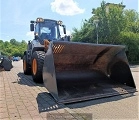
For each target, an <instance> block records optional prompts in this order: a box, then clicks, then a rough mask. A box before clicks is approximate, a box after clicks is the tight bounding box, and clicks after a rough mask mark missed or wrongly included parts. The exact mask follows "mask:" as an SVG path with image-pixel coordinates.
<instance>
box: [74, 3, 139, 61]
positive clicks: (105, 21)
mask: <svg viewBox="0 0 139 120" xmlns="http://www.w3.org/2000/svg"><path fill="white" fill-rule="evenodd" d="M123 8H124V5H123V4H122V3H120V4H107V3H106V2H105V1H102V3H101V7H98V8H96V9H94V8H93V9H92V14H93V15H92V17H91V18H90V19H89V20H85V21H84V23H83V25H82V26H81V28H80V29H77V28H74V29H73V33H72V37H73V38H72V40H73V41H79V42H92V43H96V28H95V27H93V26H92V25H93V23H94V20H98V21H99V22H98V35H99V43H102V44H121V45H126V48H127V50H128V56H127V57H128V58H129V60H130V61H137V60H138V61H139V35H138V33H139V13H137V12H136V11H135V10H124V9H123Z"/></svg>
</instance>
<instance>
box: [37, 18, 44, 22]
mask: <svg viewBox="0 0 139 120" xmlns="http://www.w3.org/2000/svg"><path fill="white" fill-rule="evenodd" d="M36 22H44V19H43V18H37V19H36Z"/></svg>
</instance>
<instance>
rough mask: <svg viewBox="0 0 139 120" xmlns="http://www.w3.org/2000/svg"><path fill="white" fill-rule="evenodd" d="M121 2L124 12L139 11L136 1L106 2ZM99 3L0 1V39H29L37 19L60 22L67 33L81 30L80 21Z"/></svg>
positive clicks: (87, 0)
mask: <svg viewBox="0 0 139 120" xmlns="http://www.w3.org/2000/svg"><path fill="white" fill-rule="evenodd" d="M105 1H106V2H108V3H115V4H118V3H121V2H123V4H124V5H126V8H125V9H134V10H136V11H138V12H139V0H105ZM101 2H102V0H0V40H4V41H10V39H13V38H14V39H16V40H17V41H22V40H26V41H28V40H32V39H33V33H32V32H30V28H29V26H30V21H31V20H36V18H37V17H42V18H48V19H54V20H62V21H63V24H65V25H66V29H67V34H68V35H69V34H71V33H72V30H73V28H74V27H76V28H80V27H81V25H82V23H83V20H85V19H89V18H90V17H91V16H92V14H91V11H92V8H97V7H100V3H101Z"/></svg>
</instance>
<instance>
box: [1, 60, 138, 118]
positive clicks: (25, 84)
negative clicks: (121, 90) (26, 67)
mask: <svg viewBox="0 0 139 120" xmlns="http://www.w3.org/2000/svg"><path fill="white" fill-rule="evenodd" d="M13 66H14V68H13V69H12V70H11V71H2V72H0V120H16V119H22V120H30V119H31V120H32V119H33V120H46V119H48V120H58V119H59V120H72V119H73V120H84V119H85V120H91V119H93V120H94V119H99V120H102V119H103V120H104V119H105V120H109V119H114V120H116V119H118V120H119V119H125V120H127V119H129V120H132V119H133V120H139V116H138V114H139V110H138V108H139V94H138V92H137V93H134V94H131V95H122V96H115V97H109V98H103V99H97V100H90V101H85V102H80V103H72V104H66V105H64V104H57V103H56V102H55V101H54V100H53V98H52V97H51V96H50V94H49V92H48V91H47V90H46V89H45V87H44V85H43V84H36V83H34V82H33V81H32V78H31V76H26V75H24V74H23V70H22V61H19V62H13ZM131 70H132V74H133V76H134V79H135V82H136V85H137V89H138V90H139V66H131Z"/></svg>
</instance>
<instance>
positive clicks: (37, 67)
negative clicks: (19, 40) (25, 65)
mask: <svg viewBox="0 0 139 120" xmlns="http://www.w3.org/2000/svg"><path fill="white" fill-rule="evenodd" d="M44 57H45V52H43V51H35V52H34V53H33V55H32V61H31V63H32V65H31V68H32V69H31V71H32V78H33V81H34V82H36V83H43V75H42V72H43V64H44Z"/></svg>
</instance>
